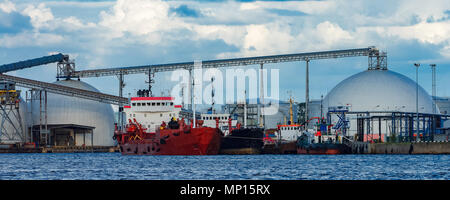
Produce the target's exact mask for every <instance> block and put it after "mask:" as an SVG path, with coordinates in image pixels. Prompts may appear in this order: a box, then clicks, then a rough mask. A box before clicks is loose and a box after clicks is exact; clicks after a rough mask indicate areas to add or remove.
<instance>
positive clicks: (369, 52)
mask: <svg viewBox="0 0 450 200" xmlns="http://www.w3.org/2000/svg"><path fill="white" fill-rule="evenodd" d="M378 53H379V51H378V49H376V48H375V47H369V48H361V49H347V50H336V51H322V52H310V53H297V54H285V55H272V56H259V57H247V58H234V59H222V60H209V61H202V68H219V67H232V66H245V65H256V64H268V63H282V62H295V61H306V60H319V59H332V58H343V57H355V56H374V55H376V54H378ZM193 67H194V62H184V63H172V64H157V65H143V66H133V67H118V68H107V69H94V70H82V71H76V72H75V74H74V76H79V77H100V76H115V75H120V74H139V73H148V72H149V70H152V71H153V72H163V71H173V70H177V69H192V68H193Z"/></svg>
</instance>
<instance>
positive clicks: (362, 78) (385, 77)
mask: <svg viewBox="0 0 450 200" xmlns="http://www.w3.org/2000/svg"><path fill="white" fill-rule="evenodd" d="M416 87H417V85H416V82H415V81H413V80H411V79H410V78H408V77H406V76H404V75H401V74H399V73H396V72H393V71H390V70H387V69H376V70H374V69H369V70H366V71H364V72H361V73H358V74H355V75H353V76H351V77H349V78H347V79H345V80H343V81H342V82H340V83H339V84H338V85H336V86H335V87H334V88H333V89H332V90H331V91H330V92H329V93H328V94H327V96H326V97H325V98H324V100H323V109H324V111H325V112H324V113H326V112H327V111H328V109H331V108H333V107H334V108H336V107H341V108H342V107H348V111H349V112H367V113H366V114H360V115H359V116H356V115H351V116H350V115H348V116H347V118H348V119H349V120H350V121H349V122H350V127H349V129H348V135H350V136H352V135H355V134H356V133H357V132H358V130H357V119H356V118H357V117H361V118H362V117H364V116H369V115H370V116H373V115H375V114H373V113H376V115H378V116H382V115H389V114H386V113H392V112H410V113H416V89H417V88H416ZM432 108H433V100H432V98H431V96H430V95H429V94H428V93H427V92H426V91H425V90H424V89H423V88H422V87H420V86H419V92H418V109H419V110H418V111H419V113H433V109H432ZM437 111H438V112H439V109H437ZM391 115H392V114H391ZM386 119H387V118H384V119H381V118H375V120H373V121H372V123H374V122H375V124H369V125H367V124H364V126H366V125H367V126H369V127H370V130H364V132H365V133H367V132H370V133H373V134H376V135H378V134H380V135H384V136H389V135H391V133H392V132H393V131H396V130H393V129H392V126H394V127H396V128H399V129H400V128H405V127H406V126H407V124H405V123H406V122H395V123H396V124H392V121H389V120H386ZM378 120H380V121H381V120H383V121H382V122H378ZM337 121H338V118H337V117H336V116H334V117H332V118H331V123H332V124H336V123H337ZM402 123H403V124H402ZM367 126H366V127H367ZM359 132H362V131H361V130H360V131H359Z"/></svg>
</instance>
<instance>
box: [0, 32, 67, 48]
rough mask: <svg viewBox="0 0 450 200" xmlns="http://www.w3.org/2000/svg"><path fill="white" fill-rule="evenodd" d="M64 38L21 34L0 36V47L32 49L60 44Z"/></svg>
mask: <svg viewBox="0 0 450 200" xmlns="http://www.w3.org/2000/svg"><path fill="white" fill-rule="evenodd" d="M63 41H64V37H62V36H60V35H56V34H51V33H39V32H33V33H31V32H23V33H19V34H16V35H3V36H1V35H0V47H6V48H16V47H32V46H41V47H42V46H50V45H55V44H60V43H62V42H63Z"/></svg>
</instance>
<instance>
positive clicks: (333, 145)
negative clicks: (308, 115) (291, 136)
mask: <svg viewBox="0 0 450 200" xmlns="http://www.w3.org/2000/svg"><path fill="white" fill-rule="evenodd" d="M327 126H328V130H327ZM330 127H331V126H330V125H327V124H326V123H325V120H324V119H323V118H322V120H319V123H318V124H316V131H315V134H313V133H311V132H308V131H304V132H303V133H302V135H301V136H300V137H299V138H298V139H297V154H345V153H347V148H346V146H345V144H341V143H338V142H337V136H336V135H330V134H327V133H328V132H330V130H329V129H330Z"/></svg>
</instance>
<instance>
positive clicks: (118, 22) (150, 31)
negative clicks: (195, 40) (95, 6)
mask: <svg viewBox="0 0 450 200" xmlns="http://www.w3.org/2000/svg"><path fill="white" fill-rule="evenodd" d="M101 18H102V20H101V22H100V25H101V26H103V27H106V28H107V29H109V30H111V31H112V32H110V33H108V36H109V38H118V37H122V36H124V34H125V33H131V34H132V35H135V36H145V38H146V39H147V41H148V42H149V43H151V44H155V43H159V42H161V40H162V39H163V36H164V34H165V33H167V32H172V31H176V30H179V29H183V28H188V27H187V26H186V24H185V23H184V22H183V21H181V20H180V19H178V18H177V17H175V16H171V15H169V4H168V3H166V2H163V1H160V0H152V1H145V0H133V1H126V0H118V1H117V3H116V4H115V5H114V7H113V9H112V10H111V11H109V12H101Z"/></svg>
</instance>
